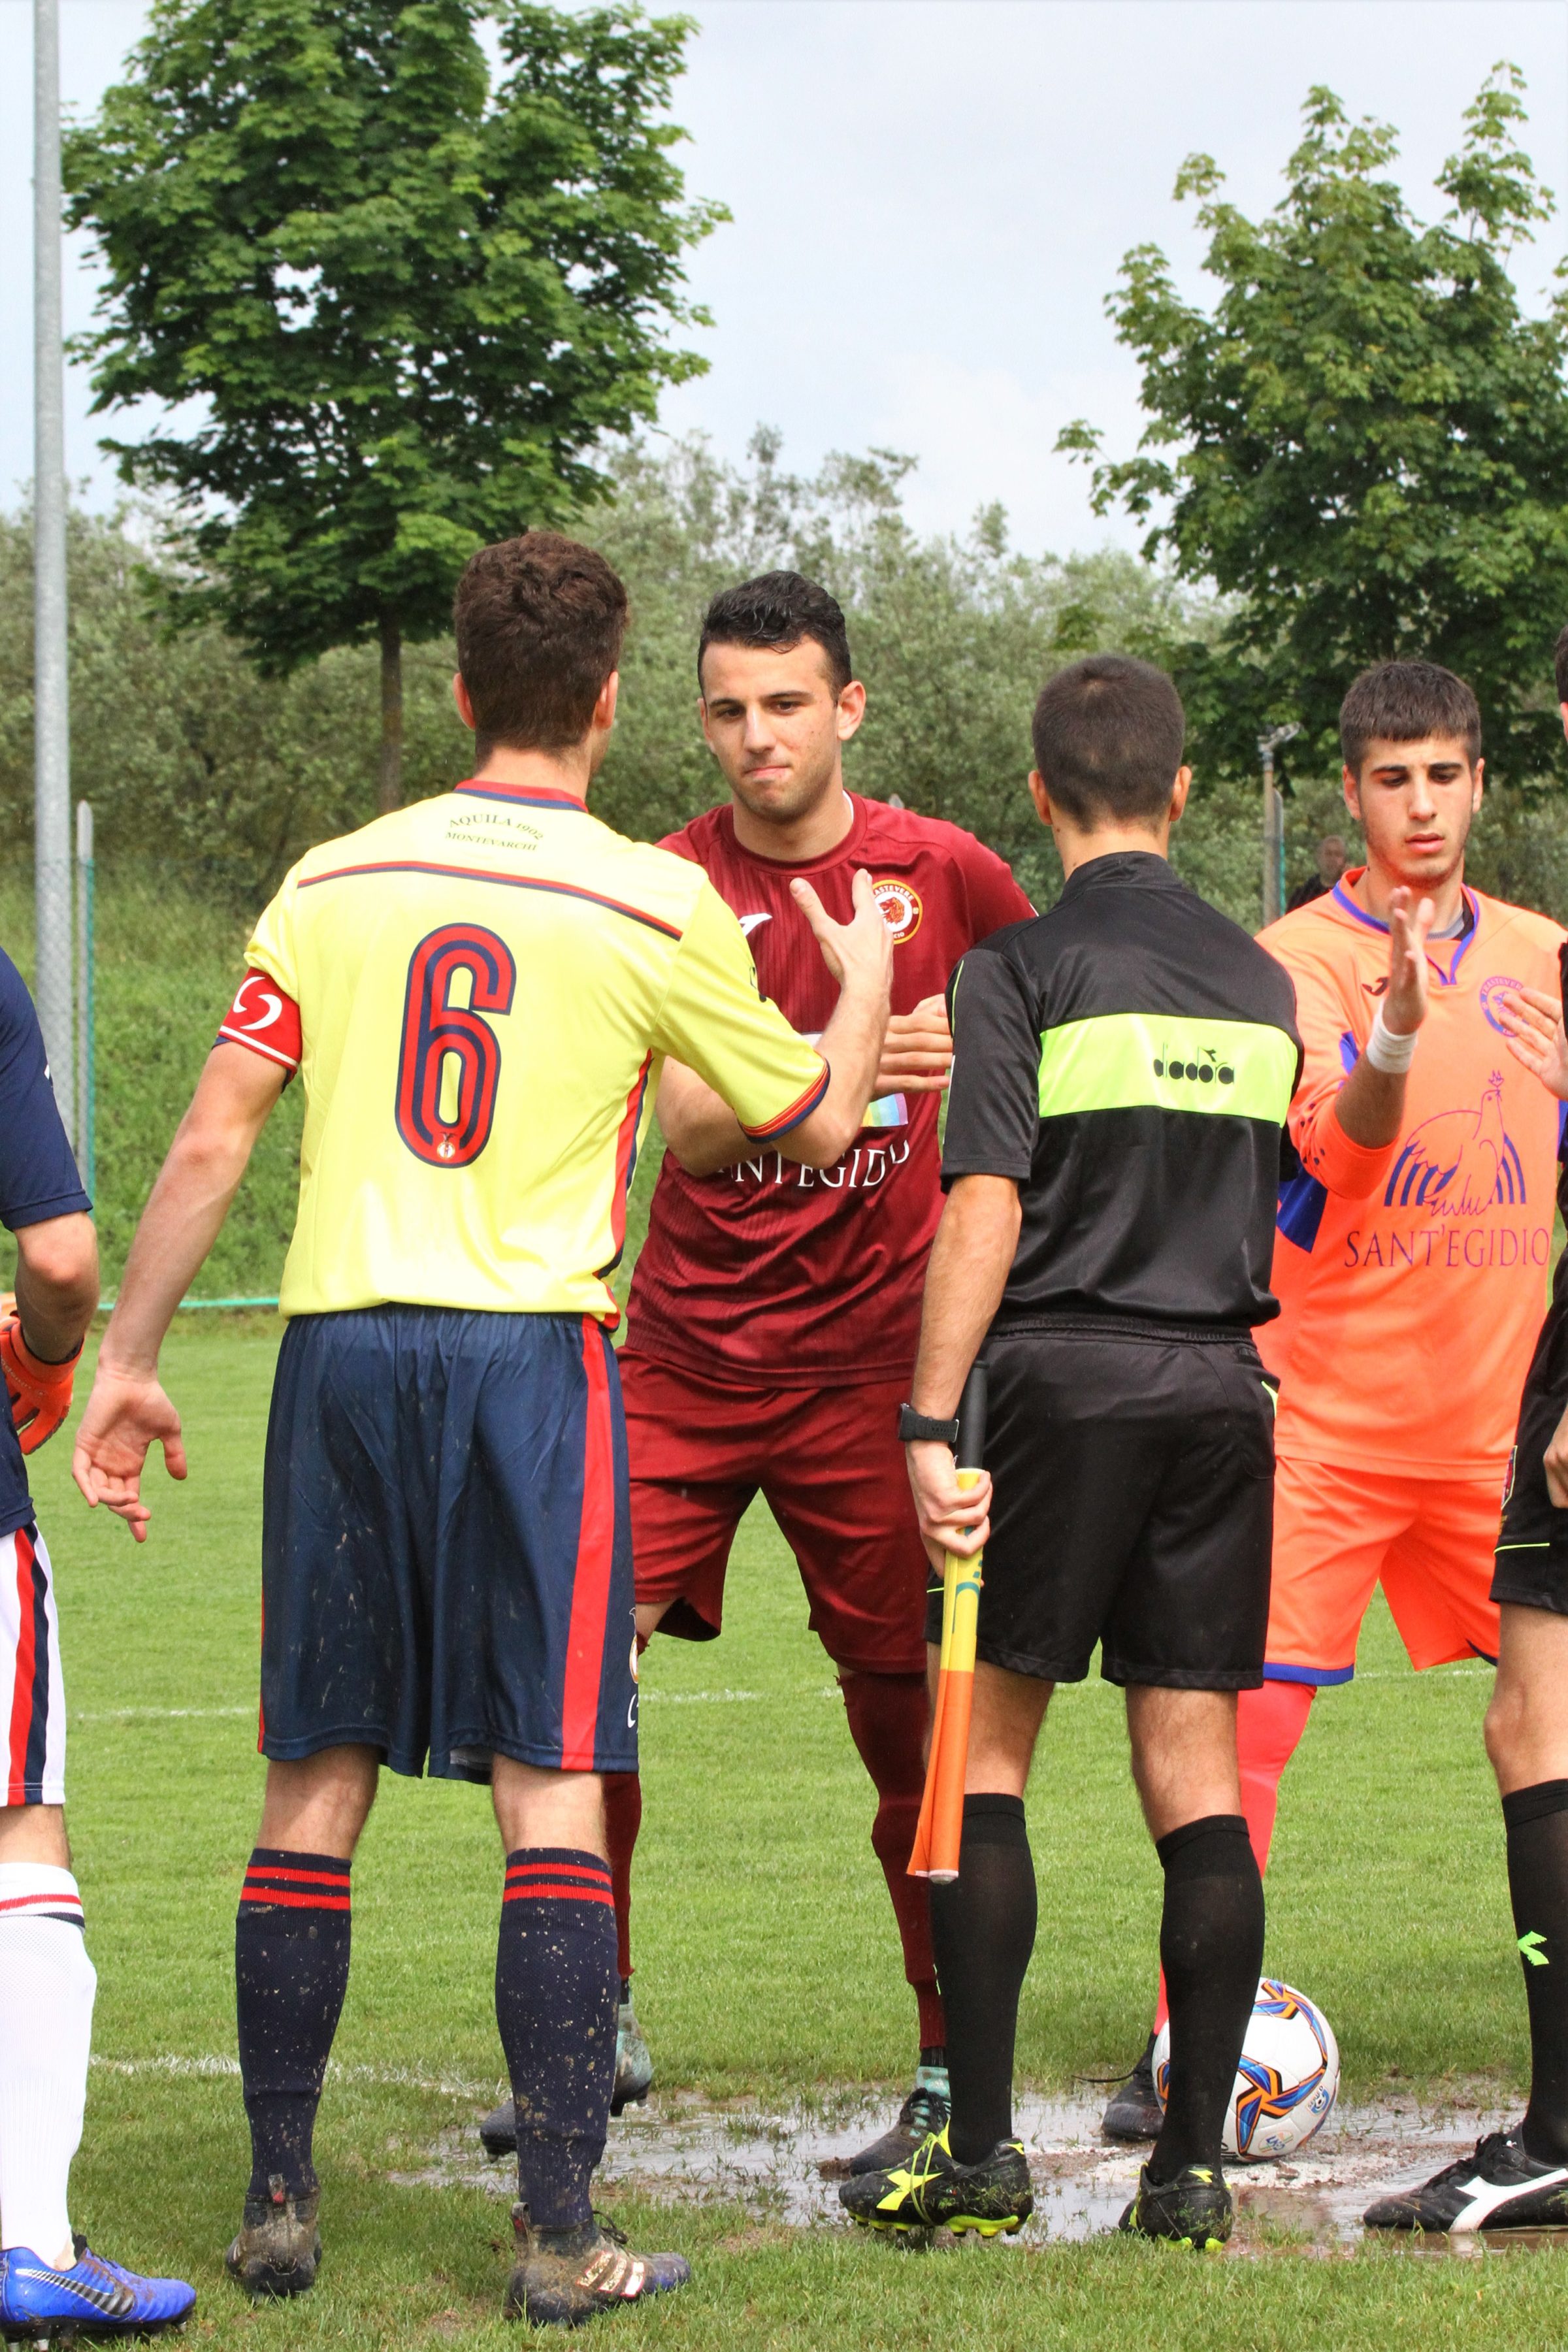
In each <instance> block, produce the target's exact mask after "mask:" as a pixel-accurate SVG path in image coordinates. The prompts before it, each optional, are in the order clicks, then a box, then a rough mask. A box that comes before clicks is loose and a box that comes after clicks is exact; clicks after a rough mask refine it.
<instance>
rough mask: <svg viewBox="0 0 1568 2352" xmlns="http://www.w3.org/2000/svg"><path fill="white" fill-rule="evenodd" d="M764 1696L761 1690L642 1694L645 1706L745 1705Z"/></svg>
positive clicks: (653, 1692)
mask: <svg viewBox="0 0 1568 2352" xmlns="http://www.w3.org/2000/svg"><path fill="white" fill-rule="evenodd" d="M761 1697H762V1692H761V1691H738V1690H721V1691H648V1690H645V1691H644V1692H643V1694H642V1703H643V1705H644V1706H749V1705H750V1704H751V1703H752V1701H753V1700H755V1699H760V1698H761Z"/></svg>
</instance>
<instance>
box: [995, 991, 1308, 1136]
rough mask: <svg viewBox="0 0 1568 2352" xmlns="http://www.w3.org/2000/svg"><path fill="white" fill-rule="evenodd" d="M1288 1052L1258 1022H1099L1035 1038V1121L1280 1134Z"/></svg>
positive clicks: (1125, 1016)
mask: <svg viewBox="0 0 1568 2352" xmlns="http://www.w3.org/2000/svg"><path fill="white" fill-rule="evenodd" d="M1295 1083H1296V1048H1295V1045H1294V1044H1293V1043H1292V1041H1291V1040H1290V1038H1289V1037H1288V1036H1287V1035H1286V1034H1285V1032H1284V1031H1283V1029H1275V1028H1273V1027H1271V1026H1269V1025H1268V1024H1267V1023H1265V1022H1255V1021H1205V1020H1203V1019H1196V1020H1194V1019H1192V1018H1190V1017H1186V1016H1184V1015H1181V1014H1177V1015H1174V1016H1173V1017H1170V1018H1167V1017H1166V1016H1165V1015H1164V1014H1163V1013H1095V1014H1093V1015H1091V1016H1090V1017H1089V1019H1088V1020H1084V1021H1069V1022H1067V1023H1065V1024H1063V1026H1062V1027H1061V1028H1059V1029H1047V1031H1046V1032H1045V1034H1044V1035H1043V1036H1042V1037H1041V1039H1040V1117H1041V1118H1067V1117H1068V1116H1070V1115H1071V1114H1072V1113H1074V1112H1077V1111H1089V1110H1131V1109H1135V1108H1152V1109H1155V1110H1192V1111H1219V1112H1222V1113H1224V1114H1225V1115H1226V1117H1228V1118H1262V1119H1268V1120H1271V1121H1272V1122H1273V1123H1274V1124H1275V1125H1276V1126H1280V1127H1282V1126H1283V1125H1284V1123H1285V1114H1286V1112H1287V1111H1288V1110H1289V1108H1290V1095H1291V1090H1292V1088H1293V1087H1294V1086H1295Z"/></svg>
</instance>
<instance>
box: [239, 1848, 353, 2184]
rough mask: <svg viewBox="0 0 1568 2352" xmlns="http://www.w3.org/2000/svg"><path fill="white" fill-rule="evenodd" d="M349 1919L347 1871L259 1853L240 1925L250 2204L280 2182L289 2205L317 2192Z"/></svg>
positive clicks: (319, 1856) (334, 1860)
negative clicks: (315, 2144)
mask: <svg viewBox="0 0 1568 2352" xmlns="http://www.w3.org/2000/svg"><path fill="white" fill-rule="evenodd" d="M351 1916H352V1915H351V1912H350V1908H349V1865H348V1864H347V1863H346V1862H343V1861H341V1860H340V1859H339V1858H338V1857H337V1856H336V1855H335V1854H330V1853H286V1852H284V1851H283V1850H282V1849H281V1848H279V1847H277V1846H264V1845H258V1847H257V1848H256V1851H255V1852H254V1853H252V1855H251V1857H250V1863H249V1866H248V1868H247V1871H246V1874H245V1885H244V1887H243V1889H242V1891H241V1894H240V1897H239V1916H238V1917H237V1920H236V1921H235V1926H234V1984H235V2006H236V2010H237V2016H238V2022H239V2071H240V2078H241V2081H242V2082H243V2084H244V2086H245V2112H246V2115H247V2117H248V2119H249V2123H250V2153H251V2160H250V2190H249V2193H250V2195H251V2196H252V2197H265V2196H266V2195H267V2184H268V2180H269V2179H271V2178H272V2176H273V2174H274V2173H281V2175H282V2177H283V2185H284V2187H285V2188H286V2189H287V2190H288V2192H289V2196H291V2197H306V2196H309V2194H310V2190H311V2189H314V2187H315V2185H316V2174H315V2168H314V2166H313V2165H312V2163H311V2161H310V2141H311V2136H312V2134H313V2133H314V2130H315V2126H316V2109H317V2106H318V2105H320V2102H321V2077H322V2075H323V2074H325V2073H326V2070H327V2060H328V2058H329V2056H330V2055H331V2047H332V2036H333V2034H334V2033H335V2032H337V2030H338V2019H339V2017H340V2016H341V2015H342V2006H343V1995H344V1993H345V1992H346V1991H347V1990H348V1982H349V1926H350V1919H351Z"/></svg>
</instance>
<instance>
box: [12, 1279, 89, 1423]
mask: <svg viewBox="0 0 1568 2352" xmlns="http://www.w3.org/2000/svg"><path fill="white" fill-rule="evenodd" d="M80 1354H81V1349H80V1348H78V1349H77V1350H76V1354H75V1355H71V1356H68V1357H67V1358H66V1360H65V1362H64V1363H63V1364H46V1363H45V1362H44V1361H43V1360H42V1359H41V1358H40V1357H37V1356H35V1355H34V1353H33V1351H32V1349H30V1348H29V1347H28V1345H27V1343H26V1340H25V1339H23V1337H22V1318H21V1317H20V1316H19V1315H18V1314H17V1312H16V1299H15V1297H13V1296H12V1295H11V1293H10V1292H9V1291H7V1292H6V1293H5V1296H4V1297H0V1371H3V1372H4V1373H5V1394H6V1396H7V1397H8V1398H9V1400H10V1404H11V1419H12V1421H13V1422H14V1423H16V1434H17V1436H18V1437H19V1438H20V1439H21V1441H22V1451H23V1453H24V1454H36V1453H37V1450H38V1448H39V1446H40V1445H43V1444H47V1441H48V1440H49V1439H50V1438H51V1437H52V1436H53V1435H54V1433H55V1432H56V1430H57V1429H58V1427H59V1425H60V1423H62V1422H63V1421H64V1419H65V1417H66V1415H67V1413H68V1412H69V1411H70V1409H71V1384H72V1382H73V1381H74V1380H75V1378H76V1367H77V1357H79V1355H80Z"/></svg>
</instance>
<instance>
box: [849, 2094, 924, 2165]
mask: <svg viewBox="0 0 1568 2352" xmlns="http://www.w3.org/2000/svg"><path fill="white" fill-rule="evenodd" d="M948 2114H949V2102H948V2096H947V2094H946V2092H945V2091H938V2090H935V2089H931V2088H929V2087H928V2086H927V2085H926V2084H923V2083H917V2084H915V2087H914V2089H913V2090H912V2091H911V2092H910V2095H909V2097H908V2098H907V2099H906V2100H905V2101H904V2104H903V2105H902V2106H901V2107H900V2109H899V2114H898V2120H897V2121H896V2122H895V2123H893V2124H891V2125H889V2128H888V2129H887V2130H886V2131H885V2132H884V2133H883V2134H882V2137H881V2138H880V2139H874V2140H873V2141H872V2142H871V2145H870V2146H869V2147H863V2148H862V2149H861V2150H860V2152H859V2154H858V2156H852V2157H851V2158H849V2170H850V2173H851V2175H852V2176H853V2175H855V2174H858V2173H862V2172H893V2171H895V2170H897V2168H898V2167H899V2166H900V2165H907V2164H908V2162H909V2160H910V2157H911V2156H913V2154H914V2152H915V2150H916V2148H917V2147H919V2146H920V2144H921V2140H922V2139H930V2138H931V2137H932V2136H933V2135H934V2134H937V2133H940V2132H944V2131H945V2130H946V2129H947V2118H948Z"/></svg>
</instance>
